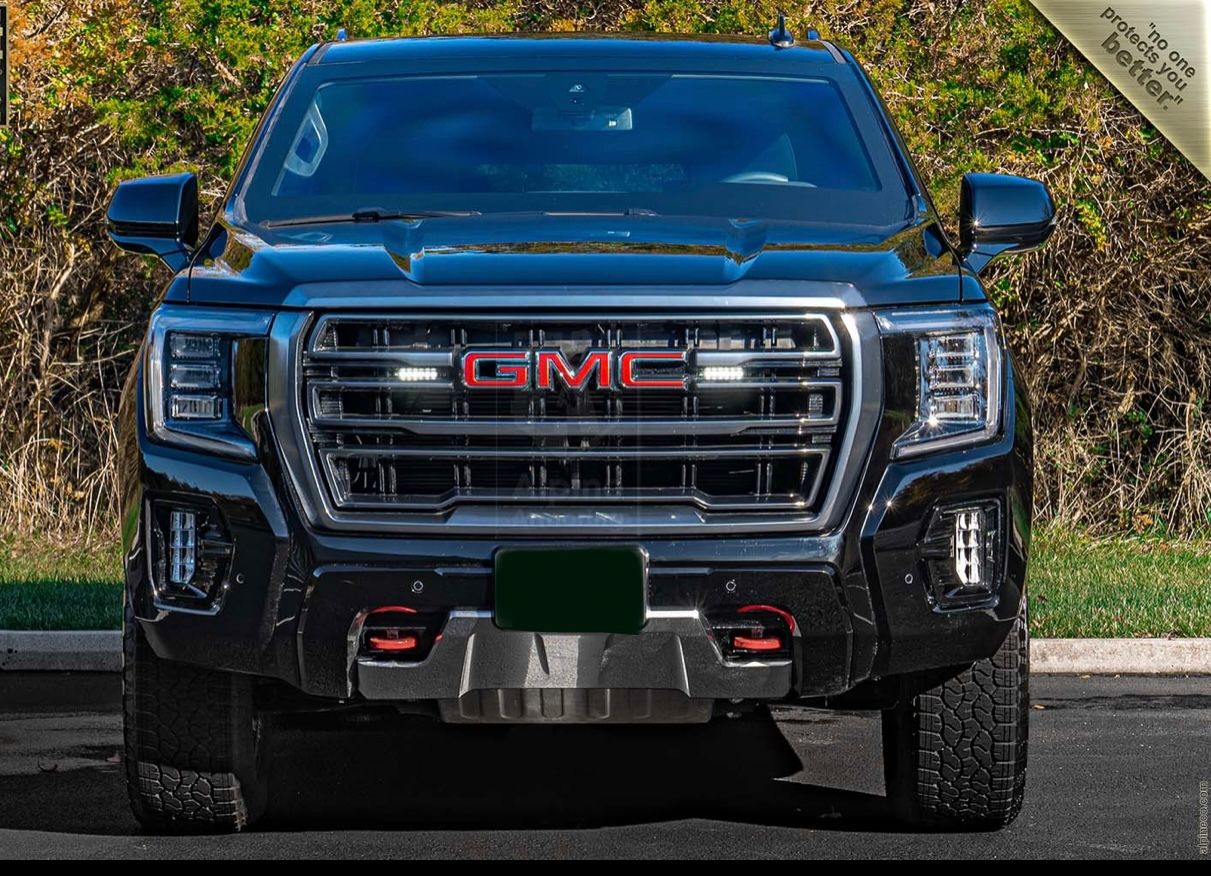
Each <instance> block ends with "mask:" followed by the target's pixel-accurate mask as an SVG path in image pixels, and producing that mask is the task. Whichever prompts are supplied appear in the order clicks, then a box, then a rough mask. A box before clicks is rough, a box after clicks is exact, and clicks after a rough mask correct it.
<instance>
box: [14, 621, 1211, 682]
mask: <svg viewBox="0 0 1211 876" xmlns="http://www.w3.org/2000/svg"><path fill="white" fill-rule="evenodd" d="M1030 664H1031V666H1030V668H1031V671H1032V672H1033V673H1034V674H1036V675H1049V674H1050V675H1211V639H1035V640H1034V641H1033V642H1032V643H1031V647H1030ZM121 669H122V633H121V632H119V631H118V630H100V631H80V632H59V631H51V632H18V631H6V630H0V671H5V670H7V671H10V672H32V671H49V672H64V671H73V672H119V671H120V670H121Z"/></svg>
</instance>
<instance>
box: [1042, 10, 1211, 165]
mask: <svg viewBox="0 0 1211 876" xmlns="http://www.w3.org/2000/svg"><path fill="white" fill-rule="evenodd" d="M1031 2H1032V3H1034V5H1035V6H1036V7H1037V8H1038V10H1039V11H1040V12H1041V13H1043V15H1045V16H1046V17H1047V18H1048V20H1050V21H1051V23H1052V24H1053V25H1055V27H1056V29H1057V30H1058V31H1059V32H1060V33H1062V34H1063V35H1064V36H1065V37H1067V38H1068V41H1069V42H1071V43H1072V44H1073V45H1074V46H1075V47H1076V48H1077V50H1078V51H1080V52H1081V54H1083V55H1084V56H1085V57H1086V58H1088V59H1089V61H1090V63H1092V64H1093V66H1094V67H1096V68H1097V69H1098V70H1099V71H1100V72H1101V73H1102V75H1103V76H1105V77H1106V78H1107V79H1109V80H1110V83H1111V84H1112V85H1113V86H1114V87H1115V88H1117V89H1118V90H1119V91H1120V92H1122V94H1123V96H1124V97H1126V98H1127V99H1128V100H1129V101H1131V103H1132V104H1134V105H1135V108H1136V109H1138V110H1139V111H1140V112H1141V113H1143V114H1144V115H1145V116H1146V117H1147V119H1148V121H1150V122H1152V124H1153V125H1155V126H1156V128H1157V130H1159V131H1160V132H1161V133H1162V134H1164V135H1165V136H1166V137H1167V138H1168V139H1169V141H1170V142H1171V143H1172V144H1173V145H1174V146H1176V147H1177V149H1178V151H1180V152H1181V153H1182V154H1183V155H1185V156H1186V158H1188V159H1190V161H1191V162H1192V163H1193V164H1194V166H1195V167H1197V168H1198V169H1199V170H1200V171H1202V174H1203V176H1205V177H1207V178H1209V179H1211V88H1208V78H1209V77H1211V69H1208V68H1207V65H1208V61H1211V52H1209V51H1208V44H1207V40H1208V35H1209V33H1211V29H1209V28H1208V18H1209V17H1211V0H1128V2H1116V3H1107V2H1106V0H1031Z"/></svg>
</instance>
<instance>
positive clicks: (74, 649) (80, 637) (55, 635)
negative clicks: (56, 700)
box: [0, 630, 122, 672]
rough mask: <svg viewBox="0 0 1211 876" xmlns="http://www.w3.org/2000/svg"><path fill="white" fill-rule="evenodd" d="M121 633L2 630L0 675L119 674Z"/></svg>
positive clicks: (114, 631) (0, 631)
mask: <svg viewBox="0 0 1211 876" xmlns="http://www.w3.org/2000/svg"><path fill="white" fill-rule="evenodd" d="M121 670H122V632H121V630H79V631H58V630H55V631H50V632H19V631H14V630H0V671H9V672H32V671H48V672H64V671H73V672H120V671H121Z"/></svg>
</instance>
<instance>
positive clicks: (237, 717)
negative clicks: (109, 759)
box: [122, 600, 267, 833]
mask: <svg viewBox="0 0 1211 876" xmlns="http://www.w3.org/2000/svg"><path fill="white" fill-rule="evenodd" d="M127 602H128V605H127V607H126V610H125V629H124V631H123V666H122V713H123V714H122V716H123V735H124V739H125V758H124V759H125V762H126V788H127V791H128V793H129V795H130V805H131V809H132V810H133V811H134V814H135V818H136V819H138V821H139V824H141V825H142V826H143V828H144V829H146V830H149V831H153V832H156V833H219V832H230V831H238V830H242V829H244V828H245V827H248V826H249V825H250V824H252V823H253V822H254V821H255V820H256V819H257V818H258V817H259V816H260V815H261V813H262V812H263V811H264V809H265V803H266V798H267V793H266V791H267V786H266V781H265V769H264V764H263V759H264V752H265V749H266V745H265V744H264V739H263V735H264V734H263V727H262V722H261V720H260V718H259V717H258V715H257V711H256V708H255V707H254V704H253V696H252V694H253V691H252V679H250V678H249V677H247V676H241V675H235V674H233V673H228V672H215V671H212V670H207V669H201V668H198V667H194V666H187V665H185V664H181V663H172V662H169V661H167V660H161V659H160V658H159V657H157V656H156V655H155V653H154V652H153V651H152V649H151V646H150V645H149V644H148V643H147V641H146V639H145V638H144V637H143V633H142V631H141V630H140V629H139V626H138V624H137V623H135V620H134V615H133V612H132V611H131V609H130V606H129V600H127Z"/></svg>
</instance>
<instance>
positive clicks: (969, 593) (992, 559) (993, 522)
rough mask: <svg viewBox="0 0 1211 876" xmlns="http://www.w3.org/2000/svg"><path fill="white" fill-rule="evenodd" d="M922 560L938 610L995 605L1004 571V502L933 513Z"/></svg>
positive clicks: (923, 541)
mask: <svg viewBox="0 0 1211 876" xmlns="http://www.w3.org/2000/svg"><path fill="white" fill-rule="evenodd" d="M920 556H921V559H922V561H923V562H924V563H925V568H926V573H927V576H926V577H927V578H928V584H929V591H930V598H931V600H932V601H933V603H934V604H935V605H936V606H937V607H938V608H941V609H944V610H945V609H953V608H973V607H983V606H987V605H989V604H991V603H992V601H993V600H995V598H996V590H997V580H998V579H999V577H1000V568H1001V503H1000V502H998V501H987V502H979V503H971V504H967V505H962V506H956V507H950V508H939V509H938V510H936V511H934V514H933V517H932V519H931V520H930V523H929V528H928V530H927V531H926V534H925V538H924V539H922V542H921V549H920Z"/></svg>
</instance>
